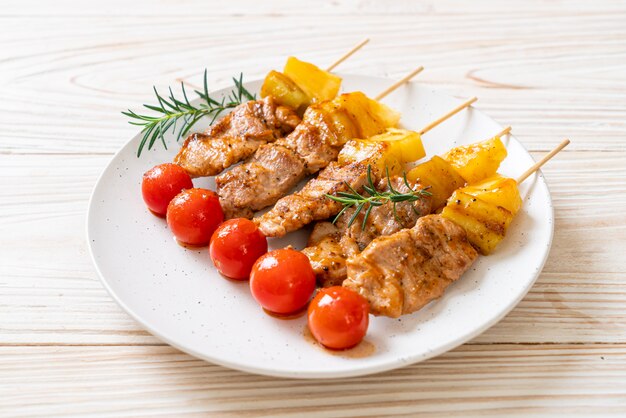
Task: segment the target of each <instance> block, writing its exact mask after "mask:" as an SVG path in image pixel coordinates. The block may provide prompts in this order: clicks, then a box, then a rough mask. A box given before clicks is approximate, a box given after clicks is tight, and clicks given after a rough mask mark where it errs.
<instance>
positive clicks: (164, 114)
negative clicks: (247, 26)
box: [122, 70, 256, 157]
mask: <svg viewBox="0 0 626 418" xmlns="http://www.w3.org/2000/svg"><path fill="white" fill-rule="evenodd" d="M233 82H234V84H235V87H234V89H233V90H231V92H230V94H229V95H228V97H227V98H223V99H222V100H215V99H213V98H212V97H211V96H210V95H209V88H208V82H207V70H204V86H203V91H198V90H194V92H195V93H196V94H197V95H198V96H200V98H201V99H202V102H201V103H200V104H198V105H193V104H191V102H190V101H189V99H188V98H187V91H186V90H185V84H184V83H182V82H181V83H180V86H181V89H182V93H183V98H182V99H180V98H176V97H174V93H173V92H172V88H171V87H170V88H169V95H168V96H167V97H164V96H163V95H161V94H159V92H158V91H157V89H156V87H153V89H154V94H155V95H156V98H157V101H158V105H156V106H153V105H148V104H144V105H143V106H144V107H145V108H146V109H149V110H152V111H154V112H157V114H156V115H145V114H139V113H136V112H134V111H132V110H130V109H129V110H128V111H126V112H122V114H123V115H125V116H128V117H129V118H130V119H131V120H129V121H128V123H130V124H131V125H136V126H142V127H143V129H142V130H141V132H142V133H143V138H142V139H141V142H140V143H139V149H138V150H137V157H139V156H141V152H142V151H143V149H144V147H145V146H146V144H147V145H148V149H152V147H153V146H154V144H155V142H156V140H157V139H160V140H161V143H162V144H163V146H164V147H165V148H166V149H167V144H166V143H165V137H164V134H165V133H166V132H167V131H169V130H170V129H172V131H173V132H174V133H175V134H176V141H177V142H178V141H179V140H180V138H182V137H183V136H186V135H187V134H188V133H189V130H190V129H191V128H192V127H193V126H194V125H195V124H196V123H197V122H198V121H199V120H200V119H202V117H204V116H209V117H210V118H211V122H210V124H211V125H212V124H213V122H215V119H217V117H218V116H219V115H220V114H221V113H222V112H223V111H224V110H226V109H230V108H233V107H236V106H238V105H240V104H242V103H244V102H245V101H248V100H254V99H255V98H256V96H255V95H253V94H251V93H250V92H249V91H248V90H246V88H245V87H244V86H243V74H240V75H239V78H238V79H237V78H235V77H233ZM177 124H178V125H179V126H180V129H179V130H178V133H176V126H177Z"/></svg>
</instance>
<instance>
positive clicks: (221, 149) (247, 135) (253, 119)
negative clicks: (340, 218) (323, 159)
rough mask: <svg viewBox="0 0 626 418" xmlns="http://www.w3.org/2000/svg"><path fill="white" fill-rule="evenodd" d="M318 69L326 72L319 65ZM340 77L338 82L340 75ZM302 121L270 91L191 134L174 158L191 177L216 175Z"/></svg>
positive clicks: (345, 57)
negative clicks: (204, 128) (199, 131)
mask: <svg viewBox="0 0 626 418" xmlns="http://www.w3.org/2000/svg"><path fill="white" fill-rule="evenodd" d="M368 41H369V39H365V40H364V41H362V42H361V43H359V44H358V45H356V46H355V47H354V48H352V49H351V50H350V51H348V53H346V54H344V55H343V56H342V57H341V58H340V59H339V60H337V61H335V62H334V63H333V64H332V65H331V66H330V67H328V68H327V70H326V71H327V72H330V71H331V70H332V69H334V68H335V67H336V66H337V65H339V64H340V63H341V62H343V61H344V60H346V59H347V58H348V57H350V56H351V55H352V54H354V53H355V52H356V51H357V50H359V49H360V48H361V47H363V45H365V44H366V43H367V42H368ZM296 61H297V60H296ZM302 65H309V64H306V63H302ZM309 66H311V67H313V66H312V65H309ZM313 68H315V67H313ZM315 69H316V68H315ZM317 72H319V73H322V74H323V72H322V71H321V70H319V69H317ZM278 75H280V74H278ZM281 77H284V76H283V75H281ZM335 78H337V77H335ZM337 80H339V81H338V82H337V83H339V82H340V79H338V78H337ZM338 87H339V84H337V88H338ZM270 93H271V91H270ZM285 94H288V93H285ZM335 94H336V93H335ZM300 122H301V120H300V117H299V116H298V113H297V110H296V109H294V108H292V107H290V106H287V105H285V104H284V103H281V101H280V100H279V99H277V98H275V97H273V96H271V95H270V96H267V97H265V98H263V99H260V100H251V101H249V102H246V103H243V104H241V105H239V106H237V107H236V108H235V109H234V110H233V111H232V112H231V113H229V114H228V115H226V116H224V117H223V118H222V119H221V120H219V121H218V122H217V123H216V124H215V125H213V126H211V127H209V129H207V131H206V132H204V133H192V134H190V135H189V136H188V137H187V139H185V142H184V143H183V146H182V147H181V149H180V151H179V152H178V154H177V155H176V157H175V158H174V162H175V163H176V164H178V165H180V166H181V167H183V168H184V169H185V170H186V171H187V172H188V173H189V175H190V176H192V177H203V176H215V175H217V174H219V173H221V172H222V171H224V170H225V169H226V168H228V167H230V166H232V165H233V164H236V163H238V162H239V161H243V160H245V159H246V158H248V157H250V156H251V155H252V154H254V152H255V151H256V150H257V149H258V148H259V146H261V145H263V144H266V143H269V142H274V141H275V140H277V139H278V138H283V137H284V136H285V135H287V134H289V133H290V132H292V131H293V130H294V129H295V128H296V126H298V124H299V123H300Z"/></svg>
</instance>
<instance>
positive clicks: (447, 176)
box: [406, 155, 465, 210]
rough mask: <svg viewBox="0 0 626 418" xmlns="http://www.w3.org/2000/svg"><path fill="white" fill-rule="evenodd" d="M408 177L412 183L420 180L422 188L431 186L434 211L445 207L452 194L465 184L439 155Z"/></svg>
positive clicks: (410, 172) (418, 167)
mask: <svg viewBox="0 0 626 418" xmlns="http://www.w3.org/2000/svg"><path fill="white" fill-rule="evenodd" d="M406 177H407V179H408V180H409V181H411V182H415V181H417V180H418V179H419V182H420V184H421V185H422V186H425V187H426V186H430V189H429V190H428V191H429V192H430V193H432V198H431V199H432V200H431V201H432V208H433V210H435V209H438V208H440V207H441V206H443V205H445V204H446V201H447V200H448V198H449V197H450V195H451V194H452V192H454V191H455V190H456V189H458V188H459V187H463V185H464V184H465V180H464V179H463V177H461V176H460V175H459V173H457V171H456V169H455V168H454V167H452V165H451V164H450V163H449V162H447V161H446V160H444V159H443V158H441V157H439V156H437V155H435V156H434V157H432V158H431V159H430V160H428V161H426V162H425V163H422V164H420V165H418V166H417V167H415V168H414V169H412V170H411V171H409V172H408V173H407V175H406Z"/></svg>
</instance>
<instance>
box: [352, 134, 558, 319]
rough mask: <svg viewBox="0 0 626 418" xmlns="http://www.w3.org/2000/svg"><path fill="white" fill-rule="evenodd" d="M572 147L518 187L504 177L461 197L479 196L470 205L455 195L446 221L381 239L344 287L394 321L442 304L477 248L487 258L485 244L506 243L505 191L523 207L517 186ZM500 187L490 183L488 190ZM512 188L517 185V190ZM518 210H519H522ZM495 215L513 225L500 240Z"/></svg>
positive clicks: (359, 258) (360, 257) (424, 222)
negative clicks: (438, 301)
mask: <svg viewBox="0 0 626 418" xmlns="http://www.w3.org/2000/svg"><path fill="white" fill-rule="evenodd" d="M568 143H569V140H565V141H563V142H562V143H561V144H560V145H559V146H558V147H557V148H555V149H554V150H553V151H551V152H550V153H549V154H548V155H546V156H545V157H544V158H543V159H542V160H541V161H539V162H538V163H536V164H535V165H533V166H532V167H531V168H530V169H529V170H528V171H527V172H526V173H524V174H523V175H521V176H520V177H519V179H518V181H514V180H512V179H506V178H502V177H500V178H498V179H496V180H499V183H495V186H494V187H492V188H489V187H484V188H482V186H481V187H478V188H476V186H474V187H472V186H469V187H465V188H462V189H460V190H459V191H462V190H466V191H467V193H470V192H471V193H475V194H474V196H473V197H472V196H470V197H471V199H469V201H468V202H462V201H461V200H460V199H458V200H457V199H456V197H455V195H453V196H452V197H451V198H450V199H449V200H448V204H447V205H446V207H445V208H444V210H443V212H442V214H441V215H428V216H424V217H422V218H420V219H419V220H418V221H417V223H416V225H415V226H414V227H413V228H411V229H404V230H401V231H399V232H397V233H395V234H393V235H389V236H385V237H379V238H376V239H375V240H374V241H372V242H371V243H370V244H369V245H368V246H367V248H365V250H364V251H363V252H361V253H359V254H357V255H356V256H353V257H351V258H349V259H348V261H347V271H348V278H347V279H346V280H345V281H344V282H343V286H345V287H347V288H349V289H352V290H354V291H356V292H358V293H359V294H361V295H362V296H363V297H365V298H366V299H367V300H368V302H369V304H370V308H371V309H370V312H371V313H373V314H374V315H385V316H390V317H392V318H397V317H399V316H400V315H403V314H409V313H412V312H415V311H417V310H419V309H421V308H422V307H424V306H425V305H426V304H428V303H429V302H430V301H432V300H434V299H437V298H439V297H440V296H441V295H442V294H443V293H444V292H445V290H446V289H447V288H448V286H449V285H450V284H452V283H453V282H455V281H456V280H458V279H459V278H460V277H461V276H462V275H463V273H464V272H465V271H467V270H468V269H469V268H470V266H471V265H472V264H473V263H474V261H475V260H476V259H477V258H478V254H479V252H478V251H477V250H476V249H475V248H474V247H477V248H478V249H479V250H480V251H481V252H482V253H483V254H487V253H488V252H487V251H485V250H486V248H488V249H490V250H491V249H493V248H494V247H492V246H488V247H485V245H483V244H489V243H490V242H491V241H493V240H494V239H495V241H496V243H495V245H497V243H499V242H500V240H501V239H502V238H504V233H505V231H506V228H507V226H508V223H509V222H510V220H511V219H512V218H513V216H514V214H515V213H513V212H510V211H508V210H507V209H506V208H504V207H501V206H498V205H497V204H496V202H498V203H503V204H505V206H507V207H509V208H510V207H511V206H510V204H511V203H512V200H511V199H510V197H511V194H510V192H506V190H505V189H509V190H510V191H513V192H514V193H513V194H514V195H515V197H516V199H514V200H517V201H518V203H519V204H521V199H520V198H519V192H518V191H517V184H518V183H519V182H521V181H524V180H525V179H526V178H527V177H528V175H530V173H533V172H535V171H536V170H538V169H539V167H541V165H543V164H545V163H546V162H547V161H548V160H549V159H550V158H552V157H553V156H554V155H555V154H556V153H558V152H559V151H560V150H561V149H563V148H564V147H565V146H566V145H567V144H568ZM494 181H495V180H493V179H488V181H486V182H483V185H484V184H489V183H492V182H494ZM507 182H510V183H513V185H512V187H511V185H510V184H509V185H507V184H506V183H507ZM472 189H474V190H473V191H472ZM455 194H456V192H455ZM459 197H461V196H460V195H459ZM459 205H464V207H465V211H462V210H459V209H458V208H455V207H456V206H459ZM474 205H475V206H474ZM515 206H516V208H517V209H519V206H517V204H515ZM448 208H454V211H455V212H454V213H453V214H448V213H446V211H447V210H448ZM476 209H480V210H479V211H477V210H476ZM480 211H484V212H485V213H479V212H480ZM493 211H498V212H502V213H503V214H507V221H506V222H504V223H503V224H502V225H501V227H499V228H498V229H501V231H500V235H498V236H497V238H496V237H495V236H493V237H487V235H490V234H491V232H490V231H489V229H490V228H491V227H492V224H493V223H500V222H501V221H500V220H499V219H489V218H488V217H485V216H484V215H485V214H487V215H488V214H489V213H487V212H491V213H493ZM516 211H517V210H515V212H516ZM460 214H462V216H459V215H460ZM480 228H483V231H484V232H485V233H484V234H477V233H476V231H477V230H479V229H480Z"/></svg>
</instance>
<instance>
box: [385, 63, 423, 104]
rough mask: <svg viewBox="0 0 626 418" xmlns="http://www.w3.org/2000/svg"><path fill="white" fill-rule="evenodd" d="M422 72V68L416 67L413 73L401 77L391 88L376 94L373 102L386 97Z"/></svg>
mask: <svg viewBox="0 0 626 418" xmlns="http://www.w3.org/2000/svg"><path fill="white" fill-rule="evenodd" d="M422 71H424V67H423V66H421V65H420V66H419V67H417V68H416V69H414V70H413V71H411V72H410V73H408V74H407V75H405V76H404V77H402V78H401V79H400V80H398V81H396V82H395V83H393V84H392V85H391V86H389V87H387V88H386V89H385V90H383V91H382V92H380V93H378V95H377V96H376V97H374V100H381V99H383V98H385V97H387V96H388V95H389V94H390V93H391V92H393V91H394V90H395V89H397V88H398V87H400V86H401V85H403V84H405V83H407V82H408V81H409V80H411V79H412V78H413V77H415V76H416V75H418V74H419V73H421V72H422Z"/></svg>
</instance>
